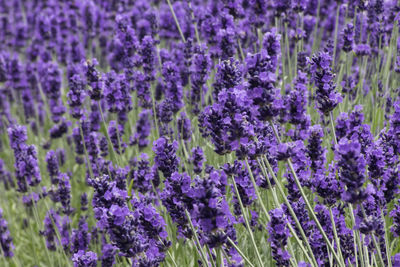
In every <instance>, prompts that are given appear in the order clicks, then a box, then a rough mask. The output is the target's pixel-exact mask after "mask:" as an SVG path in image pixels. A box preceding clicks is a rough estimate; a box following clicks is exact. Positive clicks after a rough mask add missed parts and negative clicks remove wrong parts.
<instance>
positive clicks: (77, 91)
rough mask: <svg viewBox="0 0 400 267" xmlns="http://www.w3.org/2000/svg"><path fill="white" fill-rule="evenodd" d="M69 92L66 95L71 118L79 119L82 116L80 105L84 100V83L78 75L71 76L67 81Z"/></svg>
mask: <svg viewBox="0 0 400 267" xmlns="http://www.w3.org/2000/svg"><path fill="white" fill-rule="evenodd" d="M68 84H69V92H68V93H67V97H68V105H69V106H70V108H71V110H70V112H71V116H72V117H73V118H75V119H80V118H81V117H82V116H83V110H82V104H83V101H84V100H85V96H86V95H85V82H84V81H83V80H82V78H81V76H80V75H78V74H75V75H73V76H72V77H71V78H70V79H69V81H68Z"/></svg>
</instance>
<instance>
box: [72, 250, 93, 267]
mask: <svg viewBox="0 0 400 267" xmlns="http://www.w3.org/2000/svg"><path fill="white" fill-rule="evenodd" d="M72 261H73V262H74V267H96V266H97V254H96V253H94V252H92V251H88V252H84V251H83V250H80V251H78V252H77V253H75V254H74V256H73V258H72Z"/></svg>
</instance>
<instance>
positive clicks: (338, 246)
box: [329, 207, 346, 266]
mask: <svg viewBox="0 0 400 267" xmlns="http://www.w3.org/2000/svg"><path fill="white" fill-rule="evenodd" d="M329 215H330V217H331V222H332V230H333V235H334V237H335V242H336V246H337V251H338V254H339V256H340V259H341V260H342V264H343V266H345V265H346V264H345V263H344V259H343V255H342V250H341V249H340V240H339V237H338V234H337V230H336V223H335V219H334V218H333V213H332V207H329Z"/></svg>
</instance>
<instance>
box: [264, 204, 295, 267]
mask: <svg viewBox="0 0 400 267" xmlns="http://www.w3.org/2000/svg"><path fill="white" fill-rule="evenodd" d="M269 213H270V216H271V221H270V222H269V224H268V232H269V234H270V237H269V239H268V241H269V242H270V243H271V250H272V258H273V259H274V260H275V262H276V265H277V266H290V262H289V259H290V254H289V252H287V251H286V248H285V246H286V245H287V241H288V238H289V236H290V234H289V229H288V227H287V224H288V221H287V218H286V217H285V213H284V211H283V210H282V209H281V208H277V209H274V210H271V211H270V212H269Z"/></svg>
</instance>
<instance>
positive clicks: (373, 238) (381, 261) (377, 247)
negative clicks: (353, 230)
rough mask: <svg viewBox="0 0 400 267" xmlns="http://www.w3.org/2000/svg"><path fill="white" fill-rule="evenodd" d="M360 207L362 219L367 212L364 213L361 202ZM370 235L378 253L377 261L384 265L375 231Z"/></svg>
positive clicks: (365, 216)
mask: <svg viewBox="0 0 400 267" xmlns="http://www.w3.org/2000/svg"><path fill="white" fill-rule="evenodd" d="M360 207H361V212H362V214H363V216H364V219H367V214H366V213H365V209H364V206H363V205H362V204H361V205H360ZM371 236H372V242H373V243H374V246H375V248H376V252H377V253H378V259H379V262H380V264H381V266H385V262H384V261H383V258H382V253H381V248H380V247H379V244H378V242H377V241H376V238H375V233H372V234H371Z"/></svg>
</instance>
